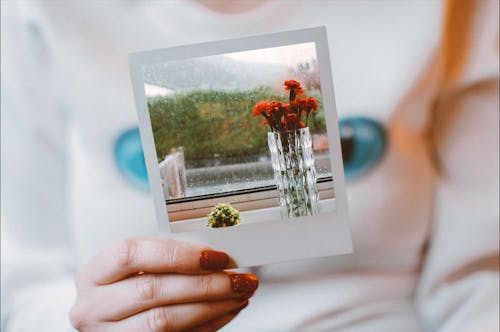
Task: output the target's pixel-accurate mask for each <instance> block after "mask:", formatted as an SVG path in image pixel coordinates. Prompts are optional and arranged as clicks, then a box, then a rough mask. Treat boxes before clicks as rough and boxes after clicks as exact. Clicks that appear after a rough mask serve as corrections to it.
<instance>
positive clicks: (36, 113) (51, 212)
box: [1, 1, 73, 331]
mask: <svg viewBox="0 0 500 332" xmlns="http://www.w3.org/2000/svg"><path fill="white" fill-rule="evenodd" d="M1 9H2V10H1V22H2V29H1V40H2V47H1V58H2V62H1V72H2V84H1V96H2V98H1V109H2V112H1V126H2V130H1V132H2V140H1V144H2V149H1V153H2V167H1V172H2V174H1V175H2V195H1V206H2V232H1V234H2V240H1V243H2V250H1V255H2V256H1V257H2V258H1V261H2V269H1V277H2V326H1V330H2V331H35V330H37V331H56V330H59V329H50V327H49V326H48V325H47V324H44V323H42V321H41V319H42V318H43V317H45V318H44V320H45V322H46V323H47V322H49V321H51V322H55V320H52V318H54V317H55V316H58V317H60V318H59V320H60V321H61V324H66V325H68V326H69V323H68V322H67V321H68V318H67V316H68V314H67V311H68V306H67V305H64V306H61V305H59V304H60V303H62V302H60V301H58V300H57V299H58V298H59V297H61V296H68V297H71V296H72V295H71V294H72V293H71V292H70V293H67V292H66V289H67V288H62V291H61V292H56V291H54V290H55V288H54V285H55V284H57V281H56V280H62V279H65V276H68V277H69V276H70V275H71V273H72V265H73V264H72V263H71V262H72V254H71V253H72V252H71V248H70V243H71V241H70V240H69V235H70V232H69V223H68V220H67V206H68V191H67V185H68V183H67V169H68V167H67V158H66V154H67V147H66V144H67V129H66V128H67V117H68V110H67V104H66V103H65V102H64V93H63V92H64V91H63V90H62V89H61V88H60V84H58V83H57V81H58V80H60V76H59V72H60V68H58V64H57V63H56V62H55V61H54V60H53V57H52V55H53V54H54V52H56V50H55V49H54V48H53V46H52V44H51V41H50V40H51V39H50V34H49V33H48V31H47V30H46V29H45V27H44V24H45V23H44V20H43V17H42V16H41V15H40V14H39V12H37V5H35V4H34V3H30V2H16V1H5V2H4V1H2V3H1ZM35 285H36V286H35ZM48 285H52V286H48ZM50 287H52V288H51V289H52V290H53V291H54V292H52V293H50V294H49V293H48V292H47V289H49V288H50ZM22 294H24V295H22ZM28 294H29V295H30V296H27V295H28ZM42 296H45V297H42ZM66 302H67V301H66ZM55 306H57V307H58V308H57V309H54V307H55ZM35 307H38V308H35ZM50 312H53V313H55V312H58V313H61V315H51V314H50ZM35 316H37V317H39V319H38V321H37V320H35V319H33V317H35ZM49 317H51V318H49ZM36 322H38V323H36ZM28 323H32V324H33V325H32V326H31V328H28V327H27V326H26V324H28ZM20 324H21V325H20ZM23 324H24V325H23ZM51 324H52V323H51ZM20 326H24V327H20ZM58 326H60V325H58Z"/></svg>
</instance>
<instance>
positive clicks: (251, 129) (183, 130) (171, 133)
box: [148, 86, 326, 163]
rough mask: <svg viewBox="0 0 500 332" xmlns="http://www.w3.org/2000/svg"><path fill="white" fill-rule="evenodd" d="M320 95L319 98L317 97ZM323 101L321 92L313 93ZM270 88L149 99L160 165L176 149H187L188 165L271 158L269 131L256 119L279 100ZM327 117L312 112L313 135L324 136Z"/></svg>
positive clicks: (180, 94) (207, 92)
mask: <svg viewBox="0 0 500 332" xmlns="http://www.w3.org/2000/svg"><path fill="white" fill-rule="evenodd" d="M313 93H317V94H313ZM309 94H310V95H314V97H315V98H316V99H317V100H318V102H319V109H320V110H321V109H322V104H321V95H320V93H319V91H314V92H313V91H310V92H309ZM280 98H283V96H279V95H277V94H275V93H274V92H273V91H272V90H271V89H270V88H268V87H264V86H261V87H258V88H255V89H253V90H245V91H240V90H232V91H221V90H192V91H189V92H178V93H176V94H174V95H170V96H163V97H152V98H149V99H148V109H149V115H150V119H151V126H152V129H153V137H154V140H155V146H156V154H157V157H158V161H159V162H160V161H162V160H163V158H165V155H167V154H168V153H169V152H170V149H171V148H173V147H179V146H182V147H183V148H184V153H185V158H186V162H187V163H190V162H196V161H199V160H213V159H215V155H217V156H218V157H220V158H240V157H245V158H248V157H249V156H259V155H266V154H267V136H266V132H267V130H266V128H265V127H263V126H262V125H261V123H260V122H259V121H255V119H254V118H253V116H252V109H253V106H254V105H255V104H256V103H257V102H258V101H259V100H280ZM322 113H323V112H319V110H318V112H314V114H313V113H311V118H310V119H309V120H310V121H309V122H310V124H309V127H310V129H311V131H312V132H314V133H320V132H325V130H326V125H325V123H324V116H323V114H322Z"/></svg>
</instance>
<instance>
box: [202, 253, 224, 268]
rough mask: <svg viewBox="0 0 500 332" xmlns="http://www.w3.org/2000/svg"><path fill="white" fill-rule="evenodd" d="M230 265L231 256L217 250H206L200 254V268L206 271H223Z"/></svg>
mask: <svg viewBox="0 0 500 332" xmlns="http://www.w3.org/2000/svg"><path fill="white" fill-rule="evenodd" d="M228 265H229V256H228V255H227V254H226V253H223V252H221V251H215V250H204V251H202V252H201V254H200V267H201V268H202V269H204V270H223V269H225V268H227V266H228Z"/></svg>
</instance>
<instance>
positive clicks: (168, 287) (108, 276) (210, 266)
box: [70, 238, 259, 332]
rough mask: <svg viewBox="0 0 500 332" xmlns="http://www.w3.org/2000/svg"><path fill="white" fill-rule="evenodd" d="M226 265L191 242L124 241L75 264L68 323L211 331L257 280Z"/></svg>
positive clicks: (222, 257)
mask: <svg viewBox="0 0 500 332" xmlns="http://www.w3.org/2000/svg"><path fill="white" fill-rule="evenodd" d="M229 265H230V259H229V256H228V255H227V254H225V253H223V252H219V251H214V250H212V249H210V248H207V247H203V246H200V245H198V244H194V243H189V242H183V241H178V240H172V239H163V238H133V239H128V240H123V241H121V242H118V243H115V244H113V245H111V246H109V247H107V248H106V249H104V250H103V251H102V252H101V253H99V254H98V255H97V256H96V257H95V258H94V259H92V260H91V261H90V262H89V263H88V264H86V265H85V266H83V267H82V268H81V269H80V270H79V272H78V274H77V276H76V287H77V299H76V302H75V304H74V305H73V308H72V310H71V312H70V320H71V323H72V324H73V326H74V327H75V328H76V329H78V330H79V331H82V332H87V331H92V332H93V331H105V332H115V331H116V332H118V331H120V332H132V331H134V332H136V331H144V332H159V331H216V330H217V329H219V328H221V327H222V326H224V325H226V324H227V323H228V322H230V321H231V320H232V319H233V318H234V317H235V316H236V315H237V314H238V313H239V312H240V311H241V310H242V309H243V308H245V307H246V306H247V305H248V301H249V298H250V297H251V296H252V295H253V294H254V292H255V290H256V289H257V287H258V283H259V281H258V279H257V277H256V276H255V275H253V274H238V273H231V272H225V271H224V269H226V268H228V267H230V266H229Z"/></svg>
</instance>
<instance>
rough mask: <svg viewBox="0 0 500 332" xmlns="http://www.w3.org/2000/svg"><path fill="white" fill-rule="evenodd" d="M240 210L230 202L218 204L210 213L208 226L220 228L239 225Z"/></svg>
mask: <svg viewBox="0 0 500 332" xmlns="http://www.w3.org/2000/svg"><path fill="white" fill-rule="evenodd" d="M239 223H240V212H239V211H238V210H236V209H235V208H233V207H232V206H231V205H229V204H223V203H221V204H218V205H216V206H215V207H213V208H212V211H211V212H210V214H209V215H208V224H207V226H208V227H212V228H219V227H229V226H234V225H238V224H239Z"/></svg>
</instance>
